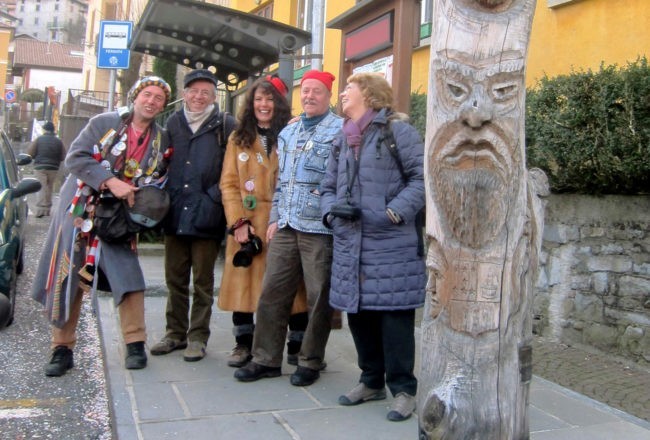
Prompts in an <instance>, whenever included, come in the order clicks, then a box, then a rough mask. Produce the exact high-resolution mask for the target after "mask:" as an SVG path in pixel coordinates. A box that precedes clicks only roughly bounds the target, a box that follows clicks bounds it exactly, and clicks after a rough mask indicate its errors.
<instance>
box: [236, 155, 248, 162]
mask: <svg viewBox="0 0 650 440" xmlns="http://www.w3.org/2000/svg"><path fill="white" fill-rule="evenodd" d="M237 157H238V158H239V160H241V161H242V162H246V161H247V160H248V153H239V156H237Z"/></svg>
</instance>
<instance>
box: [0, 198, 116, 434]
mask: <svg viewBox="0 0 650 440" xmlns="http://www.w3.org/2000/svg"><path fill="white" fill-rule="evenodd" d="M30 205H33V202H31V203H30ZM48 225H49V217H44V218H41V219H37V218H35V217H33V216H31V215H30V217H29V219H28V224H27V227H26V228H27V237H28V238H27V242H26V247H25V270H24V272H23V274H22V275H20V276H19V277H18V298H17V303H16V314H15V318H14V323H13V324H12V325H11V326H9V327H7V328H5V329H3V330H0V438H2V439H3V440H23V439H30V440H31V439H57V440H59V439H73V438H74V439H110V438H112V435H111V428H110V416H109V399H108V395H107V388H106V380H105V375H104V356H103V355H102V352H101V350H102V348H101V345H100V341H99V336H98V330H97V321H96V320H95V319H94V317H93V311H92V308H91V306H90V305H89V301H85V302H84V310H83V311H82V317H81V321H80V325H79V329H78V332H77V333H78V341H77V347H76V349H75V351H74V356H75V357H74V361H75V368H74V369H73V370H71V372H70V374H66V375H64V376H63V377H58V378H48V377H46V376H45V374H44V372H43V366H44V364H45V363H46V362H47V361H48V360H49V354H50V337H49V336H50V330H49V324H48V322H47V320H46V319H45V318H44V316H43V314H42V313H41V310H42V308H41V305H40V304H39V303H37V302H35V301H34V300H32V299H31V297H30V289H31V283H32V278H33V276H34V272H35V270H36V265H37V262H38V259H39V258H40V254H41V250H42V247H43V242H44V239H45V235H46V233H47V227H48Z"/></svg>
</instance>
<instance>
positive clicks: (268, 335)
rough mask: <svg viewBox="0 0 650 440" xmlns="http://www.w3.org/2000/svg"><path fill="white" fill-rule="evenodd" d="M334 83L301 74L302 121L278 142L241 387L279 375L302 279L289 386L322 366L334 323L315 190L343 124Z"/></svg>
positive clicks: (327, 76)
mask: <svg viewBox="0 0 650 440" xmlns="http://www.w3.org/2000/svg"><path fill="white" fill-rule="evenodd" d="M333 81H334V75H332V74H331V73H328V72H321V71H318V70H310V71H308V72H306V73H305V74H304V76H303V78H302V81H301V85H300V102H301V104H302V108H303V110H304V112H303V113H302V114H301V115H300V121H298V122H296V123H294V124H290V125H288V126H287V127H286V128H284V129H283V130H282V131H281V132H280V135H279V136H278V155H279V158H278V160H279V177H278V182H277V186H276V190H275V191H276V192H275V196H274V198H273V204H272V208H271V216H270V219H269V222H270V223H269V227H268V229H267V232H266V236H267V241H268V242H269V249H268V254H267V261H266V273H265V274H264V280H263V282H262V293H261V296H260V299H259V303H258V306H257V323H256V326H255V333H254V337H253V352H252V354H253V359H252V361H251V362H249V363H248V364H247V365H246V366H244V367H242V368H240V369H238V370H237V371H235V378H236V379H238V380H240V381H254V380H258V379H261V378H264V377H277V376H279V375H280V374H281V364H282V348H283V345H284V340H285V337H286V332H287V323H288V319H289V314H290V311H291V307H292V304H293V302H294V300H295V296H296V286H297V285H298V284H299V283H300V280H301V279H302V278H303V277H304V281H305V287H306V290H307V302H308V305H309V324H308V325H307V329H306V331H305V337H304V339H303V342H302V348H301V351H300V354H299V358H298V368H297V369H296V371H295V372H294V373H293V374H292V376H291V383H292V384H293V385H296V386H307V385H311V384H312V383H314V381H316V380H317V379H318V378H319V376H320V370H321V369H322V367H323V362H324V357H325V346H326V344H327V339H328V338H329V333H330V328H331V318H332V309H331V307H330V306H329V287H330V286H329V284H330V265H331V262H332V236H331V232H330V231H329V230H328V229H327V228H326V227H325V226H323V224H322V221H321V214H320V190H319V186H320V182H321V180H322V179H323V176H324V175H325V169H326V165H327V161H328V159H329V157H330V150H331V148H332V142H333V140H334V137H335V136H336V134H337V133H338V132H339V131H340V129H341V126H342V119H341V118H340V117H338V116H336V115H334V114H333V113H332V112H331V111H330V109H329V106H330V99H331V97H332V82H333Z"/></svg>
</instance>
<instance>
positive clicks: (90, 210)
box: [86, 203, 95, 214]
mask: <svg viewBox="0 0 650 440" xmlns="http://www.w3.org/2000/svg"><path fill="white" fill-rule="evenodd" d="M86 212H87V213H88V214H92V213H93V212H95V205H94V204H93V203H87V204H86Z"/></svg>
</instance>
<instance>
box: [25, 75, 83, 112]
mask: <svg viewBox="0 0 650 440" xmlns="http://www.w3.org/2000/svg"><path fill="white" fill-rule="evenodd" d="M49 86H54V88H55V89H56V90H57V91H60V92H61V102H60V103H59V109H61V105H62V104H63V103H65V102H67V101H68V89H83V76H82V73H81V72H61V71H55V70H46V69H30V74H29V87H28V88H30V89H40V90H43V91H44V90H45V87H49Z"/></svg>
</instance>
